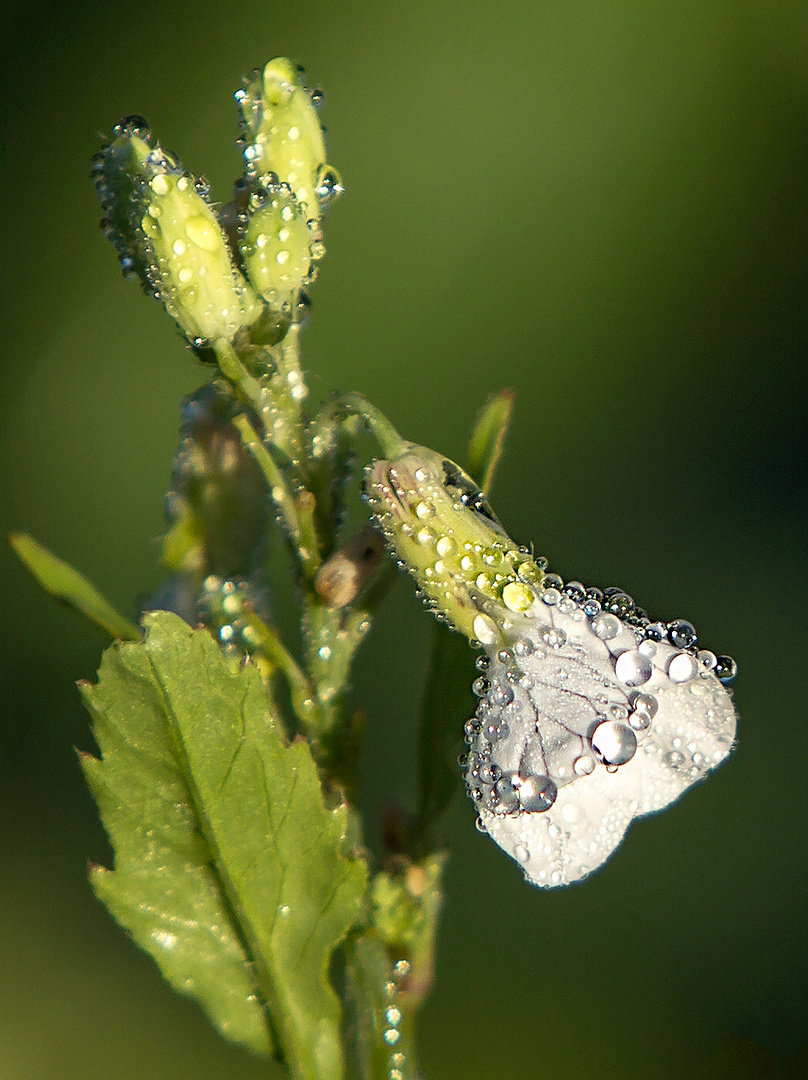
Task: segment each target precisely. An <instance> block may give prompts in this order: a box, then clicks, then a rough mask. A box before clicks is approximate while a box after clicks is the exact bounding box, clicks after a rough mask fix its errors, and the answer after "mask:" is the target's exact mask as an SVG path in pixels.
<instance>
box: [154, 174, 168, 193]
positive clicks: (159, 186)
mask: <svg viewBox="0 0 808 1080" xmlns="http://www.w3.org/2000/svg"><path fill="white" fill-rule="evenodd" d="M149 187H150V188H151V189H152V191H153V192H154V194H155V195H168V191H169V184H168V180H167V179H166V177H165V176H163V174H162V173H158V174H157V176H153V177H152V179H151V181H150V183H149Z"/></svg>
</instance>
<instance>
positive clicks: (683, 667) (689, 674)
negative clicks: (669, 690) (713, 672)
mask: <svg viewBox="0 0 808 1080" xmlns="http://www.w3.org/2000/svg"><path fill="white" fill-rule="evenodd" d="M698 670H699V665H698V661H697V660H696V658H695V656H693V654H692V653H688V652H678V653H674V655H673V656H672V657H671V658H670V661H669V663H668V678H669V679H670V680H671V682H675V683H685V682H689V680H690V679H692V678H694V676H695V675H697V674H698Z"/></svg>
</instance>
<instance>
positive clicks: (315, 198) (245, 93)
mask: <svg viewBox="0 0 808 1080" xmlns="http://www.w3.org/2000/svg"><path fill="white" fill-rule="evenodd" d="M236 101H237V102H238V105H239V108H240V109H241V116H242V124H243V133H242V138H243V141H244V144H245V145H244V160H245V162H246V165H247V177H248V179H249V180H252V181H257V182H259V183H262V184H265V185H266V184H268V183H272V182H274V183H282V184H288V185H289V187H290V188H291V190H292V191H293V192H294V194H295V196H296V198H297V200H298V202H299V204H300V207H301V212H302V213H303V215H304V217H306V218H307V219H311V218H316V217H319V215H320V213H321V211H322V210H323V209H324V208H325V206H326V205H327V203H328V202H330V200H331V199H332V198H333V197H334V196H336V195H338V194H339V193H340V192H341V191H342V183H341V181H340V178H339V174H338V173H337V172H336V170H334V169H332V168H331V167H330V166H329V165H328V164H327V163H326V155H325V142H324V140H323V129H322V127H321V125H320V120H319V117H318V116H317V110H316V109H315V106H314V101H313V100H312V94H311V93H310V92H309V91H308V90H306V89H305V88H304V87H303V86H302V85H301V84H300V81H299V79H298V72H297V70H296V69H295V68H294V66H293V65H292V64H291V63H290V61H289V60H286V59H284V58H283V57H279V58H278V59H276V60H271V61H270V62H269V63H268V64H267V65H266V67H265V68H264V70H263V71H259V72H256V74H255V75H254V76H253V78H252V79H251V80H249V81H248V82H246V83H245V87H244V89H242V90H239V91H238V92H237V93H236ZM268 178H271V179H268Z"/></svg>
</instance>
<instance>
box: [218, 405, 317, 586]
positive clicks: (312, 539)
mask: <svg viewBox="0 0 808 1080" xmlns="http://www.w3.org/2000/svg"><path fill="white" fill-rule="evenodd" d="M233 423H234V424H235V426H236V427H237V428H238V431H239V434H240V435H241V439H242V442H243V443H244V445H245V446H246V447H247V449H248V450H249V451H250V453H251V454H252V455H253V457H254V458H255V460H256V462H257V463H258V466H259V467H260V469H261V471H262V472H263V474H264V477H265V478H266V481H267V484H268V485H269V492H270V495H271V496H272V501H273V502H274V503H275V505H276V506H277V508H278V512H279V514H280V515H281V517H282V518H283V522H284V525H285V527H286V531H287V534H288V536H289V539H290V540H291V542H292V547H293V550H294V552H295V555H296V557H297V559H298V561H299V563H300V568H301V570H302V571H303V574H304V576H305V577H306V579H307V580H310V579H311V578H312V577H313V576H314V574H315V572H316V570H317V567H318V566H319V565H320V554H319V542H318V539H317V533H316V530H315V525H314V511H313V507H312V506H311V505H309V502H310V500H308V499H306V498H300V499H298V498H295V495H294V493H293V492H292V489H291V488H290V486H289V484H288V483H287V480H286V476H285V475H284V473H283V471H282V470H281V468H280V466H279V465H278V463H277V462H276V461H275V458H274V457H273V455H272V452H271V450H269V449H267V447H266V446H265V445H264V443H263V442H262V441H261V439H260V438H259V437H258V433H257V432H256V430H255V428H254V427H253V426H252V424H251V423H250V421H249V420H248V419H247V417H246V416H244V415H243V414H242V415H241V416H237V417H236V418H235V419H234V421H233Z"/></svg>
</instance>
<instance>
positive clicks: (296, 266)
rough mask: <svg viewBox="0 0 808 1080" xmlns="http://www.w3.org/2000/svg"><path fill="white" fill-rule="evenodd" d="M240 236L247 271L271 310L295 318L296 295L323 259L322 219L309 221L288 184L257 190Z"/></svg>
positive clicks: (312, 275)
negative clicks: (320, 223) (320, 222)
mask: <svg viewBox="0 0 808 1080" xmlns="http://www.w3.org/2000/svg"><path fill="white" fill-rule="evenodd" d="M246 215H247V221H246V225H245V226H244V229H243V232H242V233H241V235H240V237H239V250H240V252H241V257H242V260H243V266H244V270H245V271H246V273H247V276H248V277H249V279H250V282H251V283H252V285H253V287H254V288H255V290H256V292H258V293H260V294H261V296H263V298H264V299H265V300H266V301H267V303H268V304H269V305H270V307H271V308H272V309H273V311H279V312H285V313H287V314H289V315H290V316H291V313H292V307H293V304H294V301H295V298H296V296H297V294H298V293H299V291H300V289H301V287H302V286H304V285H308V284H309V283H310V282H311V281H313V280H314V277H315V275H316V272H317V263H318V261H319V260H320V259H321V258H322V257H323V255H324V254H325V247H324V245H323V241H322V233H321V231H320V228H319V219H309V220H307V219H306V216H305V214H304V213H303V211H302V208H301V206H300V203H299V202H298V201H297V199H296V198H295V196H294V194H293V193H292V190H291V189H290V188H289V187H288V185H286V184H279V185H276V186H274V187H270V188H263V187H262V188H259V189H258V190H256V191H254V192H253V193H252V194H251V195H250V197H249V200H248V202H247V209H246Z"/></svg>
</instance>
